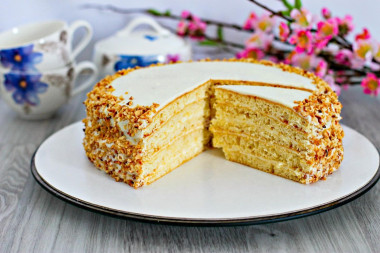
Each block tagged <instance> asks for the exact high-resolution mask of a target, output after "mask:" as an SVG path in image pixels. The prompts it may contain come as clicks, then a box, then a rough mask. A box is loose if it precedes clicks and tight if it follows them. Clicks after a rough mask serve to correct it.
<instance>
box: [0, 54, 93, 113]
mask: <svg viewBox="0 0 380 253" xmlns="http://www.w3.org/2000/svg"><path fill="white" fill-rule="evenodd" d="M82 72H86V73H87V72H91V74H89V76H88V77H87V78H86V80H85V81H83V82H82V83H81V84H79V85H76V86H74V83H75V81H76V79H77V77H78V75H79V74H80V73H82ZM97 75H98V71H97V68H96V66H95V64H93V63H92V62H88V61H85V62H81V63H79V64H77V65H72V66H65V67H62V68H57V69H51V70H46V71H42V72H41V71H40V72H33V71H31V72H25V71H13V72H12V71H11V72H9V71H4V70H0V95H1V96H2V98H3V99H4V101H5V102H6V103H7V104H8V105H9V106H10V107H11V108H12V109H13V110H14V111H16V112H17V113H18V114H19V115H20V116H21V117H22V118H25V119H45V118H48V117H50V116H52V115H53V114H54V113H55V112H56V111H57V110H58V108H59V107H60V106H62V105H63V104H65V103H66V102H67V101H68V100H69V98H71V97H73V96H75V95H77V94H79V93H80V92H81V91H83V90H85V89H86V88H88V87H90V86H91V85H93V84H94V83H95V80H96V78H97Z"/></svg>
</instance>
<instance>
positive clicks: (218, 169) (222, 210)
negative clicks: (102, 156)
mask: <svg viewBox="0 0 380 253" xmlns="http://www.w3.org/2000/svg"><path fill="white" fill-rule="evenodd" d="M82 129H83V124H82V123H81V122H78V123H75V124H72V125H70V126H68V127H66V128H64V129H62V130H61V131H59V132H57V133H55V134H53V135H52V136H50V137H49V138H48V139H47V140H46V141H45V142H44V143H43V144H42V145H41V146H40V147H39V148H38V150H37V151H36V153H35V156H34V159H33V160H32V171H33V175H34V176H35V178H36V179H37V181H38V182H39V183H40V184H41V185H42V186H43V187H44V188H45V189H47V190H48V191H49V192H51V193H53V194H54V195H56V196H58V197H60V198H62V199H64V200H66V201H68V202H70V203H72V204H76V205H79V206H80V207H84V208H87V209H91V210H93V211H97V212H101V213H105V214H110V215H116V216H119V217H127V218H136V219H140V220H148V221H158V222H169V223H187V224H189V223H190V224H217V225H224V224H243V223H251V224H252V223H263V222H273V221H281V220H286V219H292V218H297V217H302V216H305V215H310V214H315V213H319V212H322V211H325V210H329V209H331V208H334V207H336V206H340V205H342V204H345V203H347V202H349V201H351V200H352V199H354V198H356V197H358V196H360V195H361V194H363V193H364V192H366V191H367V190H368V189H369V188H371V187H372V186H373V185H374V184H375V183H376V182H377V180H378V179H379V176H380V172H379V153H378V152H377V150H376V148H375V147H374V146H373V144H372V143H371V142H370V141H368V140H367V139H366V138H365V137H364V136H362V135H361V134H359V133H357V132H356V131H354V130H352V129H351V128H349V127H346V126H344V131H345V135H346V136H345V137H344V141H343V144H344V149H345V153H344V161H343V163H342V165H341V168H340V169H339V170H338V171H337V172H335V173H334V174H333V175H330V176H329V177H328V179H327V180H326V181H319V182H317V183H314V184H311V185H303V184H300V183H296V182H293V181H290V180H287V179H283V178H281V177H277V176H274V175H271V174H267V173H264V172H261V171H259V170H255V169H252V168H250V167H247V166H244V165H241V164H238V163H234V162H230V161H227V160H226V159H224V158H223V154H222V152H221V151H220V150H216V149H214V150H208V151H206V152H203V153H202V154H200V155H198V156H197V157H195V158H194V159H192V160H191V161H189V162H187V163H185V164H183V165H182V166H181V167H179V168H177V169H176V170H174V171H173V172H171V173H169V174H168V175H166V176H164V177H163V178H161V179H159V180H158V181H156V182H154V183H153V184H151V185H148V186H145V187H142V188H139V189H137V190H135V189H134V188H132V187H130V186H128V185H127V184H124V183H118V182H115V181H114V179H112V178H111V177H110V176H108V175H107V174H105V173H104V172H102V171H100V170H97V169H96V168H95V167H94V166H93V165H92V164H91V163H90V162H89V161H88V159H87V157H86V155H85V153H84V150H83V147H82V139H83V131H82Z"/></svg>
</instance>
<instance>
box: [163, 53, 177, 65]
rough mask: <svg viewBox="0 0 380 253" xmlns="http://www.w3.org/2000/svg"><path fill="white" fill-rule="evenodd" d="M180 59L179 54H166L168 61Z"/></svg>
mask: <svg viewBox="0 0 380 253" xmlns="http://www.w3.org/2000/svg"><path fill="white" fill-rule="evenodd" d="M177 61H179V54H168V55H166V62H169V63H170V62H177Z"/></svg>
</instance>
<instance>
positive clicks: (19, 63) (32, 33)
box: [0, 20, 92, 71]
mask: <svg viewBox="0 0 380 253" xmlns="http://www.w3.org/2000/svg"><path fill="white" fill-rule="evenodd" d="M80 27H83V28H85V30H86V34H85V35H84V36H83V38H82V39H81V41H80V42H78V44H77V46H76V47H75V48H72V40H73V34H74V32H75V31H76V30H77V29H78V28H80ZM91 37H92V28H91V25H90V24H89V23H88V22H86V21H83V20H77V21H74V22H73V23H72V24H71V25H70V26H69V25H68V24H67V23H66V22H64V21H59V20H55V21H47V22H41V23H34V24H27V25H23V26H19V27H14V28H12V29H10V30H8V31H5V32H2V33H0V59H1V64H0V67H2V68H7V69H11V70H23V71H25V70H30V69H33V68H34V69H38V70H39V71H43V70H46V69H55V68H61V67H63V66H65V65H68V64H70V63H71V62H73V61H74V59H75V57H76V56H77V55H78V54H79V53H80V52H81V51H82V50H83V49H84V48H85V47H86V46H87V45H88V43H89V42H90V40H91Z"/></svg>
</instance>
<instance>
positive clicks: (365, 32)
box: [355, 28, 371, 41]
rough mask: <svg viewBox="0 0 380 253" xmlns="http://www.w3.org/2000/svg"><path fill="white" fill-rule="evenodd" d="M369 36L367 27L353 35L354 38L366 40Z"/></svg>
mask: <svg viewBox="0 0 380 253" xmlns="http://www.w3.org/2000/svg"><path fill="white" fill-rule="evenodd" d="M370 38H371V34H370V33H369V31H368V29H367V28H364V29H363V32H362V33H361V34H358V35H356V36H355V40H356V41H358V40H368V39H370Z"/></svg>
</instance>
